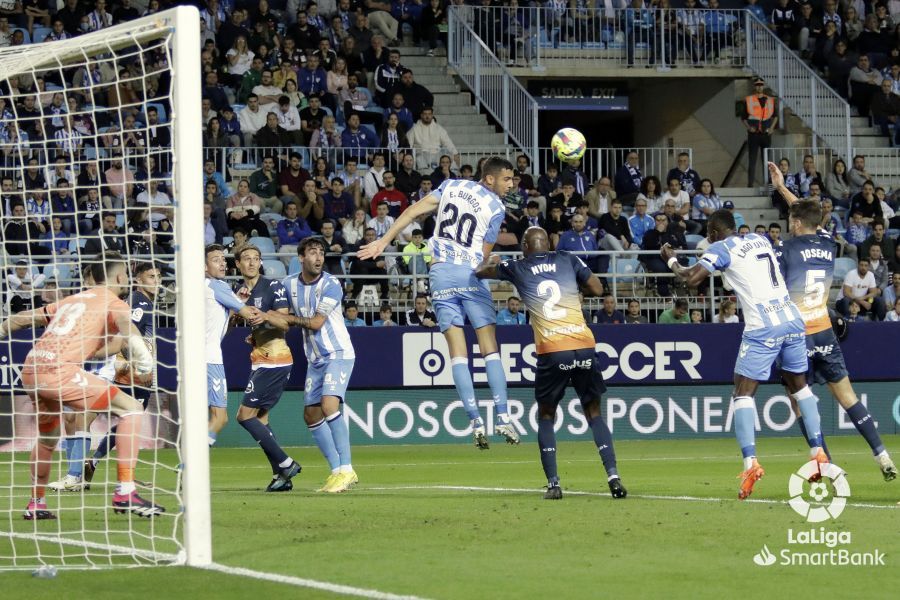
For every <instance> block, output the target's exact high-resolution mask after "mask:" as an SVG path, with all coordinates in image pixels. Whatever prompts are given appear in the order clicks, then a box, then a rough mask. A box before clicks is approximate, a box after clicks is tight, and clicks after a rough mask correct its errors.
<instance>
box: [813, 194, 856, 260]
mask: <svg viewBox="0 0 900 600" xmlns="http://www.w3.org/2000/svg"><path fill="white" fill-rule="evenodd" d="M832 208H833V205H832V202H831V200H829V199H827V198H826V199H825V200H822V225H821V227H822V229H824V230H825V231H827V232H828V233H829V234H831V237H832V238H833V239H834V242H835V244H836V245H837V247H838V250H839V251H840V255H841V256H849V257H850V258H853V259H854V260H855V259H856V255H857V252H858V248H857V247H856V246H855V245H854V244H851V243H849V242H848V241H847V240H846V239H845V238H844V236H842V235H841V233H840V231H838V229H839V228H841V227H843V226H842V225H841V224H840V221H839V220H838V218H837V217H836V216H834V215H833V214H832Z"/></svg>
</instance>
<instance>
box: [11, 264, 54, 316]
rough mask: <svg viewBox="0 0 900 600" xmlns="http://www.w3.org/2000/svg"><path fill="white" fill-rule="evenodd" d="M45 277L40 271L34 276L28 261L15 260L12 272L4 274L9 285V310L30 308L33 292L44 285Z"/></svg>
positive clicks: (16, 310) (19, 310) (17, 310)
mask: <svg viewBox="0 0 900 600" xmlns="http://www.w3.org/2000/svg"><path fill="white" fill-rule="evenodd" d="M46 279H47V278H46V277H45V276H44V275H43V274H42V273H39V274H38V275H36V276H35V275H34V273H33V271H32V268H31V267H30V266H28V261H25V260H20V261H18V262H16V267H15V269H14V270H13V272H12V273H9V274H7V276H6V281H7V283H8V285H9V312H10V313H12V314H16V313H20V312H22V311H24V310H30V309H31V308H32V307H33V306H34V292H36V291H37V290H40V289H41V288H43V287H44V283H45V281H46Z"/></svg>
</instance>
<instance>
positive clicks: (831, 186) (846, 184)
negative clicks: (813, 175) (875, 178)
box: [825, 159, 865, 208]
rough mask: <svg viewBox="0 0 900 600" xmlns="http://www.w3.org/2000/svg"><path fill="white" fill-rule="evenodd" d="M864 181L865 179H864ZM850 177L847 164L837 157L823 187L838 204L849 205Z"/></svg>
mask: <svg viewBox="0 0 900 600" xmlns="http://www.w3.org/2000/svg"><path fill="white" fill-rule="evenodd" d="M864 181H865V180H864ZM850 185H851V184H850V179H849V177H848V175H847V164H846V163H845V162H844V161H843V160H841V159H837V160H836V161H834V166H833V167H832V168H831V173H830V174H829V175H828V177H827V178H826V179H825V189H826V190H827V192H828V195H829V196H830V197H831V198H832V199H833V200H834V202H835V204H837V205H838V206H843V207H845V208H847V207H849V206H850Z"/></svg>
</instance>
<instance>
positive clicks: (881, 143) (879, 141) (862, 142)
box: [853, 133, 891, 148]
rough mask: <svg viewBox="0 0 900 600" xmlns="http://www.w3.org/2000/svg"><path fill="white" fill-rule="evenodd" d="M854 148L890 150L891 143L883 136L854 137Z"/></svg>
mask: <svg viewBox="0 0 900 600" xmlns="http://www.w3.org/2000/svg"><path fill="white" fill-rule="evenodd" d="M853 146H855V147H857V148H890V147H891V141H890V140H889V139H888V138H887V136H884V135H881V134H880V133H879V134H878V135H854V136H853Z"/></svg>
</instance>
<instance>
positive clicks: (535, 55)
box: [449, 2, 746, 70]
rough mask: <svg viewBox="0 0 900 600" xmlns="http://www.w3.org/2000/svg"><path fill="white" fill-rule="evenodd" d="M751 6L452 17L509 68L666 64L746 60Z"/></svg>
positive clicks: (541, 10) (464, 10) (522, 9)
mask: <svg viewBox="0 0 900 600" xmlns="http://www.w3.org/2000/svg"><path fill="white" fill-rule="evenodd" d="M522 4H524V3H522ZM586 4H590V2H588V3H586ZM744 12H745V11H743V10H730V9H716V10H709V9H704V8H697V9H683V8H679V9H675V8H641V9H633V8H609V9H607V8H595V7H591V6H579V7H578V8H574V9H573V8H570V7H565V8H556V7H551V6H546V7H529V6H519V7H508V6H490V7H484V6H476V7H469V6H465V7H460V6H451V7H450V10H449V14H450V20H451V22H452V21H453V20H454V19H456V20H463V21H465V22H466V23H467V24H468V25H469V26H470V27H471V29H472V30H473V32H474V34H475V35H477V36H478V37H479V38H480V39H481V40H482V41H483V42H484V44H485V46H486V47H487V48H488V49H489V50H490V51H491V52H493V53H495V54H496V55H497V56H498V57H499V58H500V59H501V61H503V62H504V63H505V64H506V65H507V66H526V67H532V68H537V69H545V68H548V67H555V66H561V65H563V64H566V63H569V64H571V61H572V60H577V61H584V60H585V59H589V60H590V61H591V63H590V64H591V66H595V67H596V66H599V67H620V66H625V67H633V66H634V67H656V68H658V69H660V70H665V69H668V68H670V67H673V66H688V67H690V66H697V67H720V68H721V67H727V68H733V67H742V66H744V59H745V56H746V54H745V53H744V52H743V43H744V31H743V29H744V26H745V20H744ZM451 30H452V26H451ZM451 39H452V36H451Z"/></svg>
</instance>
